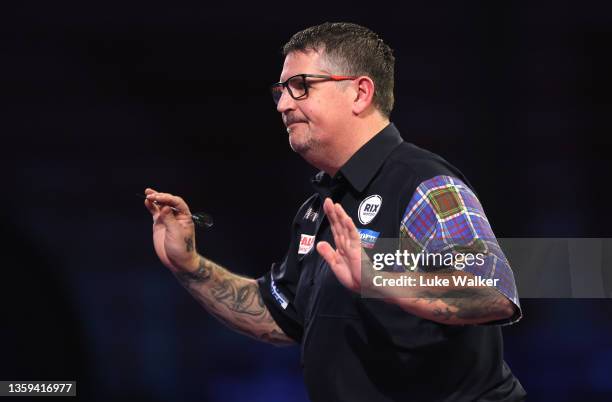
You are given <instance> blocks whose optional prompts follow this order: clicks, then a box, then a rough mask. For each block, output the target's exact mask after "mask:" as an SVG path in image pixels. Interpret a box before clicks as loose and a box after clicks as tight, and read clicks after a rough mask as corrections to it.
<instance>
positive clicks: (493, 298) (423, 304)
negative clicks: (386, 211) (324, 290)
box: [317, 199, 515, 325]
mask: <svg viewBox="0 0 612 402" xmlns="http://www.w3.org/2000/svg"><path fill="white" fill-rule="evenodd" d="M323 208H324V209H325V213H326V215H327V218H328V219H329V222H330V225H331V228H332V232H333V234H334V240H335V245H336V249H334V248H332V246H331V245H330V244H329V243H327V242H324V241H322V242H319V243H318V244H317V250H318V252H319V253H320V254H321V255H322V256H323V258H325V260H326V261H327V263H328V264H329V266H330V268H331V270H332V271H333V272H334V274H335V275H336V277H337V278H338V281H339V282H340V283H342V284H343V285H344V286H346V287H347V288H349V289H351V290H353V291H355V292H362V291H363V292H366V293H367V295H368V297H379V298H382V299H384V300H385V301H387V302H389V303H392V304H397V305H398V306H400V307H401V308H402V309H404V310H406V311H408V312H409V313H412V314H414V315H417V316H419V317H423V318H426V319H429V320H432V321H436V322H440V323H444V324H453V325H464V324H481V323H486V322H490V321H497V320H502V319H507V318H510V317H511V316H512V315H513V314H514V313H515V307H514V305H513V304H512V302H511V301H510V300H508V298H506V297H505V296H504V295H503V294H501V293H500V292H499V291H498V290H496V289H495V288H492V287H476V286H474V287H472V286H470V287H459V286H452V284H453V281H452V276H468V277H470V276H473V275H471V274H468V273H465V272H458V271H456V270H452V271H451V272H447V273H446V274H445V275H446V276H447V278H448V279H449V286H437V285H434V286H427V287H426V286H407V287H404V286H402V287H395V286H394V285H384V283H385V282H383V281H382V280H380V281H378V283H381V284H382V286H381V285H376V284H375V283H374V281H373V277H374V276H375V275H378V276H381V277H383V278H385V279H392V280H398V279H400V280H401V277H402V276H406V277H411V278H412V279H413V280H415V282H414V283H415V284H419V276H422V277H423V278H426V279H427V278H429V279H431V278H435V276H436V275H438V276H440V277H441V276H443V275H444V273H443V272H438V273H436V274H433V273H422V274H421V273H416V272H413V273H407V272H401V273H400V272H382V271H380V272H377V271H375V270H374V269H373V268H372V263H371V261H370V260H369V258H368V256H367V255H366V254H365V252H364V250H363V249H362V247H361V240H360V237H359V232H357V228H356V227H355V224H354V223H353V220H352V219H351V218H350V217H349V216H348V215H347V214H346V212H345V211H344V209H343V208H342V206H340V204H334V203H333V202H332V201H331V200H330V199H326V200H325V203H324V205H323ZM362 264H363V265H362ZM362 266H363V268H364V269H363V270H362ZM386 283H388V284H390V282H386Z"/></svg>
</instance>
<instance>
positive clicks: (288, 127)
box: [287, 121, 306, 131]
mask: <svg viewBox="0 0 612 402" xmlns="http://www.w3.org/2000/svg"><path fill="white" fill-rule="evenodd" d="M304 123H306V122H305V121H294V122H291V123H289V124H287V131H291V130H292V129H293V128H294V127H295V125H296V124H304Z"/></svg>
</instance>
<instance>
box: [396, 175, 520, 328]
mask: <svg viewBox="0 0 612 402" xmlns="http://www.w3.org/2000/svg"><path fill="white" fill-rule="evenodd" d="M400 236H401V238H402V247H403V248H404V249H407V250H408V251H410V252H412V253H415V252H416V253H418V252H424V253H429V254H431V253H440V254H445V253H452V254H453V255H455V256H456V255H457V254H465V253H471V254H477V253H481V254H482V255H483V256H484V257H483V261H484V263H482V264H480V265H477V264H473V265H469V266H468V265H465V264H464V267H463V268H462V270H463V271H465V272H469V273H471V274H473V275H475V276H480V277H482V278H484V279H487V278H491V279H499V281H497V286H496V288H497V290H498V291H499V292H501V293H502V294H503V295H504V296H506V297H507V298H508V299H509V300H510V301H511V302H512V303H514V305H515V306H516V307H517V309H516V311H517V314H515V315H514V316H513V317H511V318H510V319H508V320H504V321H502V322H495V324H500V323H501V324H510V323H513V322H516V321H518V320H519V319H520V318H521V316H522V313H521V308H520V303H519V299H518V293H517V290H516V284H515V281H514V274H513V273H512V269H511V268H510V264H509V262H508V260H507V259H506V257H505V255H504V253H503V251H502V249H501V247H500V246H499V244H498V242H497V239H496V238H495V235H494V233H493V230H492V229H491V225H490V224H489V221H488V219H487V217H486V215H485V213H484V210H483V208H482V205H481V204H480V201H478V198H476V195H475V194H474V192H473V191H472V190H471V189H470V188H469V187H468V186H467V185H466V184H465V183H463V182H462V181H461V180H459V179H457V178H454V177H450V176H436V177H434V178H431V179H429V180H425V181H423V182H422V183H421V184H420V185H419V186H418V187H417V189H416V191H415V193H414V195H413V196H412V199H411V200H410V202H409V204H408V207H407V208H406V210H405V212H404V215H403V217H402V220H401V224H400Z"/></svg>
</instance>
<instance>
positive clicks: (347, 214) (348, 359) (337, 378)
mask: <svg viewBox="0 0 612 402" xmlns="http://www.w3.org/2000/svg"><path fill="white" fill-rule="evenodd" d="M284 54H285V56H286V57H285V61H284V65H283V70H282V72H281V76H280V82H279V83H277V84H274V85H273V86H272V93H273V97H274V100H275V102H276V103H277V110H278V111H279V112H280V113H281V115H282V118H283V122H284V123H285V125H286V127H287V132H288V135H289V144H290V146H291V148H292V149H293V150H294V151H295V152H297V153H298V154H300V156H302V157H303V158H304V159H305V160H306V161H307V162H308V163H310V164H311V165H313V166H315V167H317V168H319V169H320V170H321V172H320V173H319V174H317V175H316V176H315V178H314V179H313V186H314V188H315V194H314V195H313V196H312V197H311V198H309V199H308V200H307V201H306V202H305V203H304V205H303V206H302V207H301V208H300V210H299V211H298V213H297V215H296V216H295V219H294V221H293V226H292V239H291V243H290V245H289V249H288V251H287V254H286V255H285V257H284V259H283V260H282V262H280V263H277V264H273V266H272V268H271V270H270V272H268V273H267V274H266V275H264V276H263V277H261V278H259V279H258V280H254V279H249V278H245V277H241V276H238V275H234V274H232V273H231V272H230V271H228V270H227V269H225V268H223V267H221V266H220V265H218V264H216V263H214V262H212V261H210V260H208V259H206V258H205V257H202V256H200V255H198V254H197V252H196V248H195V236H194V229H193V222H192V221H191V219H190V216H189V213H190V212H189V208H188V206H187V204H186V203H185V201H183V200H182V199H181V198H180V197H176V196H173V195H171V194H166V193H159V192H156V191H154V190H152V189H146V190H145V194H146V195H147V200H145V205H146V207H147V208H148V209H149V211H150V212H151V213H152V215H153V222H154V223H153V239H154V245H155V250H156V252H157V254H158V256H159V258H160V259H161V261H162V262H163V263H164V265H166V266H167V267H168V268H169V269H170V270H171V271H172V272H174V274H175V275H176V276H177V278H178V279H179V281H181V283H182V284H183V285H184V286H185V287H186V288H187V290H188V291H189V292H190V293H191V294H192V295H193V296H194V297H195V298H196V299H197V300H198V301H199V302H200V303H201V304H202V305H203V306H204V307H205V308H206V309H207V310H208V311H209V312H211V313H212V314H213V315H215V316H216V317H217V318H218V319H220V320H221V321H222V322H224V323H225V324H227V325H228V326H230V327H231V328H233V329H235V330H237V331H240V332H242V333H244V334H247V335H250V336H252V337H255V338H257V339H261V340H264V341H267V342H270V343H273V344H277V345H282V344H291V343H298V344H300V346H301V351H302V365H303V369H304V378H305V381H306V385H307V388H308V392H309V395H310V397H311V399H312V400H315V401H405V400H414V401H430V400H431V401H433V400H436V401H468V400H482V401H502V400H503V401H515V400H522V399H523V398H524V395H525V392H524V390H523V389H522V387H521V385H520V383H519V382H518V381H517V380H516V379H515V378H514V376H513V375H512V373H511V372H510V370H509V369H508V367H507V365H506V364H505V363H504V361H503V351H502V337H501V331H500V329H499V327H498V326H495V325H476V324H491V323H495V324H499V323H509V322H513V321H515V320H517V319H518V318H519V317H520V307H519V305H518V297H517V294H516V287H515V285H514V279H513V275H512V271H511V270H510V267H509V265H508V263H507V260H506V259H505V258H504V256H503V253H501V250H500V249H499V247H498V246H497V242H496V241H495V237H494V235H493V232H492V231H491V228H490V226H489V224H488V221H487V219H486V216H485V215H484V212H483V210H482V206H481V205H480V203H479V202H478V199H477V198H476V196H475V195H474V193H473V191H472V190H471V189H470V187H469V186H468V184H467V180H466V179H465V178H464V177H463V175H462V174H461V173H460V172H459V171H458V170H457V169H456V168H454V167H453V166H451V165H450V164H449V163H448V162H446V161H445V160H443V159H442V158H440V157H439V156H437V155H434V154H432V153H430V152H427V151H425V150H422V149H420V148H418V147H416V146H414V145H412V144H409V143H407V142H404V141H403V140H402V139H401V137H400V135H399V132H398V131H397V129H396V128H395V126H394V125H393V124H391V123H390V121H389V116H390V113H391V110H392V108H393V74H394V57H393V54H392V51H391V49H390V48H389V47H388V46H387V45H386V44H385V43H384V42H383V41H382V40H381V39H380V38H379V37H378V36H377V35H376V34H375V33H373V32H372V31H370V30H369V29H367V28H364V27H361V26H358V25H355V24H347V23H325V24H322V25H319V26H315V27H312V28H308V29H306V30H304V31H302V32H299V33H297V34H295V35H294V36H293V37H292V38H291V40H290V41H289V42H288V43H287V44H286V45H285V47H284ZM171 207H174V208H175V210H174V211H173V210H172V209H171ZM176 209H177V210H178V211H179V212H177V211H176ZM383 238H387V239H389V238H391V239H393V238H395V239H398V241H399V242H400V243H401V250H398V259H397V261H395V262H389V266H387V267H386V269H383V270H380V271H378V268H374V265H373V261H375V260H373V258H376V256H375V255H374V254H372V248H373V247H374V245H376V243H377V242H382V239H383ZM365 250H367V251H368V252H365ZM466 250H467V251H473V252H474V253H476V254H479V255H480V258H481V261H482V264H480V266H477V267H476V266H474V267H465V269H463V267H462V268H461V269H457V267H458V264H456V262H458V261H459V259H457V260H456V261H455V263H451V264H450V265H451V268H449V267H448V265H449V264H446V263H445V264H443V265H444V267H439V266H438V267H436V270H435V271H431V272H429V271H427V269H425V268H423V267H419V269H418V270H415V267H414V266H413V267H408V269H406V268H405V267H404V269H398V266H399V265H401V264H399V262H400V259H399V257H400V255H399V253H400V251H410V252H412V253H413V254H415V255H416V254H417V253H419V252H420V253H424V252H428V253H437V252H449V253H450V255H451V257H454V258H456V256H457V255H459V254H460V253H465V252H466ZM419 265H426V264H419ZM434 265H435V264H434ZM437 265H440V264H437ZM373 268H374V270H373ZM388 268H390V269H388ZM440 268H441V269H440ZM396 271H399V272H396ZM373 272H378V273H379V274H380V275H378V279H377V281H378V282H381V281H382V280H387V281H388V280H389V279H398V278H399V277H400V275H403V274H408V275H404V276H407V277H408V276H413V277H414V278H416V276H415V275H417V274H418V275H419V276H420V277H421V279H420V280H422V279H423V278H424V279H425V280H427V279H432V278H434V277H435V276H439V274H440V273H444V274H445V275H446V276H444V275H442V278H447V279H448V278H464V279H465V278H474V277H476V276H479V275H480V276H483V275H484V276H486V277H487V278H488V279H494V280H496V282H495V284H496V286H495V287H487V286H476V287H466V286H458V285H454V286H453V285H444V286H442V285H440V284H437V285H433V286H416V287H405V288H404V289H402V291H401V292H399V293H398V292H397V291H395V290H394V289H391V288H390V287H388V286H387V287H385V286H378V285H376V284H375V282H376V281H372V279H371V276H372V275H370V276H368V275H365V274H364V273H369V274H371V273H373ZM438 279H439V278H438ZM386 283H390V282H386ZM360 290H365V291H368V292H369V294H370V295H371V296H373V297H369V298H364V297H361V295H360V293H359V292H360ZM402 292H403V293H402ZM271 392H273V391H271ZM279 398H280V397H279ZM272 399H278V398H272Z"/></svg>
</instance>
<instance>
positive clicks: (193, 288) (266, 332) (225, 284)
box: [175, 238, 294, 346]
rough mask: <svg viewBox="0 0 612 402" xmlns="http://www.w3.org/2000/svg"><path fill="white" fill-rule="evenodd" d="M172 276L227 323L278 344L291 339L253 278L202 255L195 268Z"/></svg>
mask: <svg viewBox="0 0 612 402" xmlns="http://www.w3.org/2000/svg"><path fill="white" fill-rule="evenodd" d="M185 240H186V247H187V248H189V247H192V246H190V241H191V238H187V239H185ZM175 276H176V277H177V279H178V280H179V282H180V283H181V284H182V285H183V286H184V287H185V289H187V290H188V291H189V293H191V295H192V296H193V297H194V298H195V299H196V300H197V301H198V302H199V303H200V304H201V305H202V306H203V307H204V308H205V309H206V310H208V312H209V313H211V314H212V315H214V316H215V317H216V318H217V319H218V320H219V321H221V322H222V323H224V324H225V325H227V326H228V327H230V328H232V329H234V330H236V331H238V332H240V333H243V334H245V335H249V336H251V337H253V338H255V339H259V340H262V341H265V342H269V343H272V344H275V345H278V346H281V345H288V344H291V343H293V342H294V341H293V340H292V339H291V338H289V337H288V336H287V335H285V333H284V332H283V330H282V329H281V328H280V327H279V326H278V325H277V324H276V322H275V321H274V319H273V318H272V316H271V315H270V312H269V311H268V309H267V308H266V305H265V304H264V302H263V300H262V298H261V294H260V293H259V286H258V284H257V281H256V280H255V279H250V278H245V277H242V276H239V275H236V274H233V273H231V272H229V271H228V270H227V269H225V268H223V267H222V266H220V265H218V264H215V263H214V262H212V261H210V260H208V259H206V258H204V257H202V256H199V264H198V269H197V270H195V271H193V272H177V273H175Z"/></svg>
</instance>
